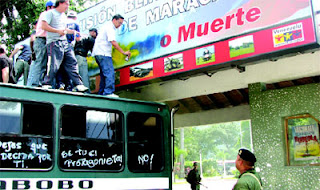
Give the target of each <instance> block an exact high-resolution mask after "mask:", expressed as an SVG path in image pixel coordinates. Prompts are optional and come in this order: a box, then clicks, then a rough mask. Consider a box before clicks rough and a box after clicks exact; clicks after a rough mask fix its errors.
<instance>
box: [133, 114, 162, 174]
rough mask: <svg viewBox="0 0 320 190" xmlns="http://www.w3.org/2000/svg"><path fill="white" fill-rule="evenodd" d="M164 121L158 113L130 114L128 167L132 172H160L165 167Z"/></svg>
mask: <svg viewBox="0 0 320 190" xmlns="http://www.w3.org/2000/svg"><path fill="white" fill-rule="evenodd" d="M162 139H163V135H162V121H161V118H160V117H159V116H157V115H154V114H153V115H152V114H146V113H130V114H129V115H128V143H129V144H128V168H129V170H130V171H132V172H160V171H161V170H163V168H164V162H163V160H164V152H163V141H162Z"/></svg>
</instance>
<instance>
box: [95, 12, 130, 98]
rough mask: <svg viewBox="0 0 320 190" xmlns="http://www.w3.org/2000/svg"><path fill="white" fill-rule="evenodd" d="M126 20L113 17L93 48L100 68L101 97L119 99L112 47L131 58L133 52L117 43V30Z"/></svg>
mask: <svg viewBox="0 0 320 190" xmlns="http://www.w3.org/2000/svg"><path fill="white" fill-rule="evenodd" d="M123 20H124V18H123V17H122V16H121V15H119V14H116V15H114V16H113V17H112V20H111V21H109V22H107V23H106V24H105V25H104V26H103V27H102V28H101V29H100V31H99V34H98V36H97V38H96V41H95V44H94V47H93V53H92V54H93V56H95V59H96V61H97V63H98V65H99V68H100V85H99V92H98V94H100V95H108V96H114V97H117V95H115V94H113V93H114V91H115V75H114V68H113V62H112V57H111V54H112V46H113V47H114V48H115V49H117V50H118V51H119V52H120V53H122V54H124V55H126V56H128V58H130V56H131V52H130V51H124V50H123V49H122V48H121V47H120V46H119V44H118V43H117V41H116V29H117V28H119V27H120V26H121V25H122V23H123Z"/></svg>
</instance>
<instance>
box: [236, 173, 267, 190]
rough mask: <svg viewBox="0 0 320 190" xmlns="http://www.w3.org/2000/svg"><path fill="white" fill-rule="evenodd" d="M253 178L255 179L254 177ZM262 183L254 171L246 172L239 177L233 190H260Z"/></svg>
mask: <svg viewBox="0 0 320 190" xmlns="http://www.w3.org/2000/svg"><path fill="white" fill-rule="evenodd" d="M254 176H255V177H254ZM261 186H262V182H261V178H260V176H259V174H258V173H257V172H256V171H255V169H251V170H247V171H245V172H244V173H242V174H241V175H240V176H239V180H238V182H237V183H236V185H235V186H234V187H233V189H234V190H245V189H248V190H261V189H262V187H261Z"/></svg>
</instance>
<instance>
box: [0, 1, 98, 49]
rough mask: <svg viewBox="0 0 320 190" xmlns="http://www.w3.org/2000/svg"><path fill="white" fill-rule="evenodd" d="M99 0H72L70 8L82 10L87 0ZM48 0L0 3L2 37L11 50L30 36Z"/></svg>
mask: <svg viewBox="0 0 320 190" xmlns="http://www.w3.org/2000/svg"><path fill="white" fill-rule="evenodd" d="M88 1H90V2H94V3H96V2H98V0H70V6H69V9H71V10H74V11H77V12H80V11H83V10H84V9H85V7H84V6H83V5H84V4H85V3H86V2H88ZM46 2H47V0H5V1H1V4H0V20H1V21H2V22H1V23H0V24H1V30H0V37H1V40H2V42H1V43H6V45H7V46H8V49H9V50H12V49H13V46H14V44H16V43H18V42H19V41H22V40H24V39H26V38H28V37H29V36H30V34H31V31H32V23H33V22H34V21H36V20H37V19H38V18H39V15H40V13H41V12H43V11H44V10H45V4H46Z"/></svg>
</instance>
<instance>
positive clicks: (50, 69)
mask: <svg viewBox="0 0 320 190" xmlns="http://www.w3.org/2000/svg"><path fill="white" fill-rule="evenodd" d="M68 8H69V0H56V4H55V8H54V9H52V10H50V11H48V12H47V13H46V15H45V18H44V19H43V20H42V29H43V30H46V31H47V53H48V66H47V74H46V76H45V78H44V82H43V85H42V87H43V88H55V86H56V81H55V79H56V75H57V72H58V70H59V68H60V67H64V69H65V71H66V72H67V75H68V77H69V78H70V79H71V80H72V82H73V83H74V85H75V87H74V88H73V91H78V92H85V91H87V90H88V88H87V87H85V86H84V85H83V82H82V79H81V77H80V75H79V72H78V65H77V60H76V57H75V55H74V52H73V50H72V49H71V47H70V44H69V43H68V41H67V38H66V34H67V33H68V34H73V33H74V30H70V29H68V28H66V27H67V24H66V20H67V16H66V15H65V11H66V10H68Z"/></svg>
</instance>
